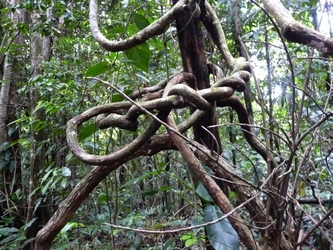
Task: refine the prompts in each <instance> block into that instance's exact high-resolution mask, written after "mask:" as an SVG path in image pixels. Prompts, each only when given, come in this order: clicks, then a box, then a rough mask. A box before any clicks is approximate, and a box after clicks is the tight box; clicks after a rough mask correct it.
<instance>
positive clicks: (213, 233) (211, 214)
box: [204, 205, 239, 250]
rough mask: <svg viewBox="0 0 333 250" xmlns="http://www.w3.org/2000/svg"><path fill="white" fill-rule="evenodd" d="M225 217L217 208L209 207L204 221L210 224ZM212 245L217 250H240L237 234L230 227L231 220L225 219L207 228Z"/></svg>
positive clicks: (206, 209) (205, 212)
mask: <svg viewBox="0 0 333 250" xmlns="http://www.w3.org/2000/svg"><path fill="white" fill-rule="evenodd" d="M222 216H223V213H222V212H221V210H220V209H219V207H217V206H213V205H209V206H206V207H205V208H204V221H205V222H210V221H213V220H216V219H217V218H220V217H222ZM205 228H206V231H207V235H208V239H209V242H210V244H211V245H212V246H213V247H214V249H215V250H236V249H237V250H238V249H239V239H238V234H237V232H236V231H235V230H234V229H233V227H232V226H231V225H230V222H229V220H228V219H227V218H226V219H223V220H221V221H220V222H218V223H215V224H212V225H209V226H206V227H205Z"/></svg>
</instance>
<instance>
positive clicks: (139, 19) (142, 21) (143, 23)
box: [133, 13, 150, 30]
mask: <svg viewBox="0 0 333 250" xmlns="http://www.w3.org/2000/svg"><path fill="white" fill-rule="evenodd" d="M133 18H134V23H135V25H136V27H138V28H139V29H140V30H143V29H144V28H146V27H147V26H148V25H149V24H150V23H149V21H148V20H147V19H146V18H145V17H144V16H142V15H140V14H138V13H134V14H133Z"/></svg>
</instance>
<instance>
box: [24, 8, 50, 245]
mask: <svg viewBox="0 0 333 250" xmlns="http://www.w3.org/2000/svg"><path fill="white" fill-rule="evenodd" d="M46 14H47V18H50V17H51V10H50V9H47V13H46ZM40 16H41V12H40V10H34V11H33V13H32V14H31V23H32V25H36V24H38V23H39V22H40ZM30 53H31V54H30V58H31V59H30V65H31V79H36V77H37V76H39V75H41V74H42V66H43V62H45V61H47V60H49V59H50V38H49V37H43V36H42V34H41V33H40V32H39V30H36V31H35V30H34V31H33V32H32V33H31V36H30ZM35 83H36V82H35V81H34V80H32V81H31V86H30V93H29V95H30V105H29V106H30V113H31V116H32V119H37V120H40V121H44V120H45V119H46V116H45V112H44V111H43V110H42V109H39V110H38V111H37V112H34V110H35V108H36V105H37V103H38V101H39V93H38V88H37V87H36V85H35ZM30 129H31V133H30V134H31V138H30V140H31V147H30V169H29V196H28V197H29V198H28V209H27V217H26V223H29V222H30V221H31V220H32V219H34V218H36V220H35V222H34V223H33V224H32V226H30V227H29V228H28V229H27V231H26V236H27V238H33V237H35V236H36V234H37V232H38V230H39V226H40V225H43V224H44V223H45V222H46V221H47V220H48V219H49V213H48V208H47V206H44V207H41V206H40V207H39V208H38V209H37V210H36V212H35V213H34V211H35V207H34V206H35V203H36V201H37V193H34V190H35V188H37V187H38V186H40V183H39V179H38V178H37V174H38V172H40V170H41V169H42V168H43V167H44V165H45V162H46V158H45V149H44V147H43V146H42V144H41V143H42V142H43V141H44V140H45V139H46V134H45V131H44V130H38V131H36V129H35V127H34V124H32V125H31V128H30ZM38 147H41V149H39V150H37V149H38ZM33 193H34V194H33ZM26 249H33V243H31V244H30V245H29V246H27V247H26Z"/></svg>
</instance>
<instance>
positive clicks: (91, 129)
mask: <svg viewBox="0 0 333 250" xmlns="http://www.w3.org/2000/svg"><path fill="white" fill-rule="evenodd" d="M96 130H98V127H97V126H96V125H95V123H91V124H89V125H88V126H86V127H84V128H83V129H82V130H81V131H80V134H79V141H80V142H81V141H83V140H84V139H86V138H88V137H89V136H91V135H92V134H93V133H95V132H96Z"/></svg>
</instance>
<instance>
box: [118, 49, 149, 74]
mask: <svg viewBox="0 0 333 250" xmlns="http://www.w3.org/2000/svg"><path fill="white" fill-rule="evenodd" d="M124 53H125V55H126V57H127V58H128V59H129V60H130V61H131V63H132V64H133V65H134V66H135V67H137V68H138V69H141V70H143V71H145V72H148V65H149V60H150V54H151V52H150V50H149V47H148V45H147V44H146V43H143V44H140V45H138V46H135V47H133V48H130V49H128V50H126V51H124Z"/></svg>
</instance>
